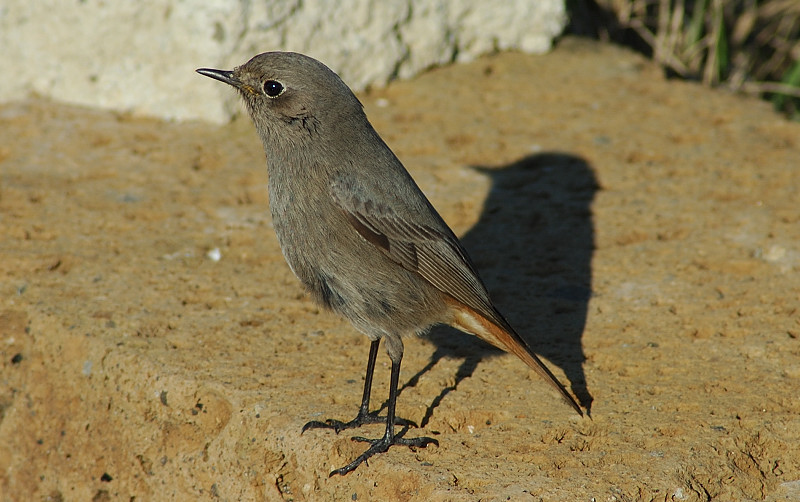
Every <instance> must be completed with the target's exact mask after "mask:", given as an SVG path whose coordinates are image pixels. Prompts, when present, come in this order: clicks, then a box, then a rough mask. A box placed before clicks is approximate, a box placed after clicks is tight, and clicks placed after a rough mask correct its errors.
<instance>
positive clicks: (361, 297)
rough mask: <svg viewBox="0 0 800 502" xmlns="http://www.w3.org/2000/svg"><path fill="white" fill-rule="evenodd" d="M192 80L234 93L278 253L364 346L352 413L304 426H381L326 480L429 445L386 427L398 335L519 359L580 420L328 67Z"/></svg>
mask: <svg viewBox="0 0 800 502" xmlns="http://www.w3.org/2000/svg"><path fill="white" fill-rule="evenodd" d="M197 72H198V73H200V74H201V75H204V76H207V77H210V78H213V79H216V80H218V81H221V82H224V83H226V84H228V85H230V86H232V87H233V88H235V89H236V90H237V91H238V94H239V95H240V96H241V98H242V100H243V102H244V105H245V107H246V109H247V111H248V113H249V115H250V117H251V119H252V121H253V123H254V125H255V128H256V130H257V132H258V134H259V136H260V138H261V141H262V143H263V146H264V151H265V154H266V163H267V171H268V178H269V181H268V190H269V206H270V211H271V215H272V222H273V226H274V229H275V232H276V235H277V238H278V241H279V244H280V247H281V250H282V252H283V255H284V257H285V259H286V262H287V263H288V265H289V267H290V268H291V270H292V272H293V273H294V274H295V275H296V276H297V278H298V279H299V280H300V282H301V283H302V284H303V286H304V287H305V289H306V290H307V291H308V292H309V294H310V296H311V297H312V299H313V300H314V301H315V302H316V303H318V304H320V305H323V306H324V307H326V308H328V309H330V310H332V311H333V312H336V313H338V314H340V315H341V316H343V317H344V318H346V319H347V320H349V321H350V322H351V323H352V325H353V326H354V327H355V328H356V329H357V330H358V331H360V332H362V333H363V334H365V335H366V336H367V337H368V338H369V340H370V349H369V356H368V360H367V372H366V377H365V381H364V391H363V394H362V401H361V404H360V406H359V410H358V414H357V415H356V417H355V418H354V419H353V420H350V421H348V422H344V421H339V420H332V419H328V420H326V421H324V422H321V421H311V422H308V423H307V424H305V426H304V427H303V430H302V432H306V431H307V430H309V429H317V428H329V429H333V430H335V431H336V432H337V433H338V432H340V431H342V430H345V429H350V428H356V427H359V426H361V425H363V424H367V423H383V422H384V420H385V424H386V429H385V432H384V434H383V436H382V437H380V438H377V439H367V438H364V437H360V436H356V437H354V438H353V439H354V440H356V441H362V442H367V443H369V447H368V448H367V449H366V451H364V453H362V454H361V455H360V456H358V457H357V458H356V459H354V460H353V461H352V462H350V463H348V464H347V465H345V466H343V467H341V468H338V469H335V470H333V471H332V472H331V473H330V475H331V476H333V475H335V474H338V475H345V474H347V473H349V472H352V471H353V470H355V469H356V468H357V467H358V466H359V465H361V464H362V463H365V462H367V461H368V459H370V458H372V457H373V456H374V455H376V454H379V453H383V452H385V451H387V450H388V449H389V447H391V446H393V445H405V446H408V447H411V448H415V447H426V446H428V445H430V444H435V445H437V446H438V441H437V440H435V439H433V438H430V437H417V438H406V437H404V432H405V430H404V431H401V432H400V433H397V432H396V431H395V426H396V425H402V424H403V423H405V424H407V423H408V422H406V421H403V420H402V419H398V418H397V417H396V403H397V395H398V382H399V376H400V364H401V361H402V358H403V348H404V345H403V338H405V337H408V336H409V335H414V334H417V335H421V334H424V333H426V332H427V331H428V330H429V329H430V328H431V327H432V326H434V325H437V324H444V325H449V326H452V327H454V328H456V329H458V330H460V331H463V332H466V333H468V334H472V335H475V336H477V337H478V338H480V339H481V340H484V341H485V342H488V343H490V344H492V345H494V346H496V347H498V348H500V349H502V350H505V351H507V352H510V353H512V354H514V355H516V356H517V357H518V358H520V359H521V360H522V361H523V362H524V363H525V364H526V365H528V366H529V367H530V368H531V369H533V371H535V372H536V373H537V374H538V375H539V376H541V377H542V378H543V379H544V380H545V381H546V382H547V383H549V384H550V386H551V387H553V388H554V389H555V390H556V391H557V392H558V393H559V395H560V396H561V397H562V398H563V399H564V401H565V402H566V403H568V404H569V405H570V406H571V407H572V408H573V409H574V410H575V411H576V412H577V413H578V414H579V415H581V416H583V411H582V410H581V408H580V406H579V405H578V404H577V402H576V401H575V399H574V398H573V397H572V396H571V395H570V394H569V393H568V392H567V390H566V389H565V388H564V386H563V385H562V384H561V383H560V382H559V381H558V379H557V378H556V377H555V376H554V375H553V373H552V372H551V371H550V370H549V369H548V367H547V366H545V365H544V363H543V362H542V361H541V360H540V359H539V357H538V356H537V355H536V354H535V353H534V351H533V350H532V349H531V348H530V347H529V346H528V345H527V343H526V342H525V341H524V340H523V339H522V337H520V336H519V335H518V334H517V332H516V331H515V330H514V328H513V327H512V326H511V325H510V324H509V322H508V321H507V320H506V319H505V317H503V315H502V314H501V313H500V312H499V311H498V309H497V308H496V307H495V306H494V304H493V303H492V300H491V299H490V297H489V293H488V291H487V289H486V286H485V285H484V283H483V282H482V280H481V279H480V277H479V275H478V272H477V270H476V268H475V265H474V264H473V262H472V260H471V259H470V257H469V255H468V254H467V252H466V251H465V249H464V248H463V246H462V245H461V243H460V242H459V240H458V238H457V237H456V235H455V234H454V233H453V231H452V230H451V229H450V227H449V226H448V225H447V224H446V223H445V221H444V220H443V219H442V217H441V216H440V215H439V213H438V212H437V211H436V209H435V208H434V207H433V205H432V204H431V203H430V201H429V200H428V199H427V198H426V197H425V195H424V194H423V192H422V191H421V190H420V188H419V187H418V186H417V184H416V183H415V182H414V180H413V179H412V177H411V175H410V174H409V173H408V171H407V170H406V169H405V167H404V166H403V164H402V163H401V161H400V160H399V159H398V158H397V156H396V155H395V154H394V153H393V152H392V150H391V149H390V148H389V147H388V146H387V145H386V143H385V142H384V141H383V139H382V138H381V137H380V136H379V135H378V133H377V132H376V131H375V129H374V128H373V127H372V125H371V124H370V122H369V120H368V118H367V116H366V114H365V112H364V109H363V105H362V104H361V102H360V101H359V100H358V98H357V97H356V96H355V94H354V93H353V92H352V91H351V89H350V88H349V87H348V86H347V84H345V83H344V81H343V80H342V79H341V78H340V77H339V76H338V75H337V74H336V73H335V72H334V71H332V70H331V69H330V68H328V67H327V66H326V65H324V64H323V63H321V62H320V61H318V60H316V59H314V58H311V57H309V56H306V55H303V54H299V53H295V52H282V51H274V52H265V53H262V54H259V55H257V56H255V57H253V58H252V59H250V60H249V61H248V62H246V63H245V64H243V65H241V66H238V67H236V68H234V69H233V70H217V69H211V68H200V69H198V70H197ZM381 340H384V344H385V348H386V352H387V353H388V356H389V359H390V360H391V374H390V383H389V399H388V403H387V414H386V418H385V419H383V418H382V417H378V415H377V412H373V413H371V412H370V410H369V404H370V395H371V389H372V377H373V374H374V370H375V362H376V358H377V355H378V351H379V344H380V341H381Z"/></svg>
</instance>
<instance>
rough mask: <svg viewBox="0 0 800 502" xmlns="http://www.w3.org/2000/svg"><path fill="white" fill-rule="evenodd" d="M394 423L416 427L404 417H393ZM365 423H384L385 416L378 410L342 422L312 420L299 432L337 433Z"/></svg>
mask: <svg viewBox="0 0 800 502" xmlns="http://www.w3.org/2000/svg"><path fill="white" fill-rule="evenodd" d="M395 423H396V424H397V425H400V426H403V427H405V428H408V427H417V424H415V423H414V422H412V421H411V420H406V419H404V418H395ZM366 424H386V417H381V416H378V412H373V413H359V414H358V416H356V418H354V419H353V420H350V421H349V422H342V421H341V420H334V419H332V418H329V419H327V420H325V421H324V422H320V421H318V420H312V421H311V422H308V423H307V424H305V425H304V426H303V430H302V431H301V432H300V434H302V433H303V432H305V431H307V430H309V429H333V431H334V432H335V433H336V434H339V433H340V432H341V431H343V430H347V429H355V428H356V427H361V426H362V425H366Z"/></svg>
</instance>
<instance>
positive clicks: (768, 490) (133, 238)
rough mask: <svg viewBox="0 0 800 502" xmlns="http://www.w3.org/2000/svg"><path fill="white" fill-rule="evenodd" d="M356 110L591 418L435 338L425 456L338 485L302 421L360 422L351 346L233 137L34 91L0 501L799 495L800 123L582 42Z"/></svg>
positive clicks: (22, 170) (383, 382) (19, 158)
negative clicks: (40, 96)
mask: <svg viewBox="0 0 800 502" xmlns="http://www.w3.org/2000/svg"><path fill="white" fill-rule="evenodd" d="M202 64H203V62H200V61H198V62H197V66H202ZM203 85H221V84H218V83H214V82H211V81H209V80H208V79H205V78H203V77H201V76H198V77H197V86H203ZM180 92H191V90H190V89H181V90H180ZM361 97H362V99H363V102H364V105H365V107H366V110H367V113H368V115H369V116H370V118H371V120H372V121H373V123H374V125H375V126H376V128H377V129H378V131H379V132H380V133H381V134H382V135H383V136H384V138H385V139H386V140H387V142H388V143H389V144H390V146H392V148H393V149H394V150H395V151H396V153H397V154H398V155H399V157H400V158H401V159H402V160H403V161H404V163H405V164H406V166H407V167H408V169H409V170H410V171H411V173H412V175H414V177H415V178H416V179H417V180H418V182H419V184H420V186H421V187H422V188H423V190H424V191H425V192H426V193H427V194H428V196H429V198H430V199H431V200H432V202H433V203H434V205H435V206H437V208H439V210H440V212H441V213H442V215H443V217H444V218H445V220H447V221H448V222H449V223H450V224H451V226H452V227H453V228H454V230H455V231H456V233H458V234H459V235H461V236H463V241H464V244H465V246H466V248H467V249H468V250H469V251H470V253H471V254H472V255H473V258H474V260H475V262H476V264H477V266H478V268H479V270H480V271H481V272H482V275H483V277H484V279H485V281H486V283H487V285H488V287H489V289H490V291H491V292H492V294H493V296H494V298H495V300H496V303H497V304H498V306H499V307H500V309H501V310H502V311H503V312H505V313H506V315H507V317H508V318H509V320H510V321H511V322H512V324H514V325H516V326H517V327H518V328H519V330H520V331H521V332H522V333H523V335H524V337H526V339H527V340H528V341H529V343H530V344H531V346H533V347H534V348H535V349H536V350H537V352H539V353H540V354H541V355H542V356H543V357H544V358H545V359H546V360H547V362H548V364H549V365H550V367H551V368H553V371H554V372H555V373H556V374H557V375H558V376H559V377H560V378H561V379H562V380H563V381H564V382H567V383H568V386H569V388H570V389H571V391H572V392H573V393H574V394H575V395H576V396H577V397H578V398H579V400H580V401H581V403H582V404H583V405H584V406H585V407H587V408H590V410H591V416H592V419H580V418H578V417H577V416H576V415H575V414H574V412H572V411H571V410H570V409H569V408H568V407H567V406H566V405H565V404H564V403H562V402H561V401H560V400H559V398H558V397H557V396H556V395H555V394H554V393H553V392H552V391H551V390H550V389H549V388H548V387H547V386H546V385H545V384H544V383H542V382H540V381H539V380H538V379H537V378H536V377H535V375H533V374H532V373H531V372H530V371H528V369H527V368H526V367H525V366H524V365H523V364H522V363H521V362H520V361H519V360H517V359H516V358H514V357H513V356H510V355H505V354H503V353H501V352H498V351H495V350H493V349H491V348H489V347H488V346H486V345H484V344H482V343H479V342H478V341H476V340H474V339H473V338H471V337H469V336H467V335H462V334H459V333H457V332H455V331H452V330H448V329H436V330H434V331H433V333H432V334H431V335H430V336H429V337H426V338H422V339H418V340H409V341H408V342H407V343H406V356H405V359H404V361H403V372H402V375H401V385H402V394H401V396H400V399H399V404H398V412H399V414H400V415H401V416H403V417H406V418H408V419H411V420H414V421H416V422H417V423H418V424H420V425H421V426H422V427H421V429H419V430H417V429H411V430H410V431H408V433H407V434H408V436H409V437H411V436H414V435H418V434H425V435H431V436H434V437H436V438H437V439H438V441H439V444H440V446H439V447H435V446H431V447H428V448H427V449H419V450H417V451H415V452H412V451H410V450H409V449H407V448H402V447H396V448H392V449H391V450H390V451H389V452H388V453H386V454H384V455H381V456H379V457H377V458H375V459H373V460H372V461H370V462H369V465H368V466H367V465H364V466H362V467H360V468H359V469H358V470H357V471H355V472H354V473H352V474H350V475H348V476H346V477H338V476H337V477H333V478H328V472H329V471H330V470H331V469H332V468H335V467H340V466H341V465H344V464H345V463H347V462H348V461H349V460H351V459H353V458H355V456H357V455H358V454H359V453H360V452H361V451H362V450H363V448H364V446H363V444H360V443H354V442H352V441H350V439H349V434H346V433H343V434H340V435H339V436H337V435H335V434H334V433H333V432H329V431H319V430H316V431H310V432H306V433H305V434H303V435H301V434H300V428H301V427H302V425H303V424H304V423H305V422H306V421H308V420H313V419H321V418H326V417H335V418H342V419H349V418H351V417H352V416H354V414H355V412H356V408H357V404H358V402H359V400H360V395H361V386H362V383H363V371H364V365H365V363H366V356H367V349H368V340H367V339H366V338H365V337H363V336H362V335H360V334H358V333H356V332H355V331H354V330H353V329H352V328H351V327H350V326H349V324H348V323H347V322H345V321H343V320H340V319H339V318H337V317H336V316H334V315H332V314H330V313H327V312H325V311H321V310H320V309H318V308H317V307H315V306H314V305H313V304H312V303H311V301H310V300H309V298H307V296H306V295H305V294H304V292H303V291H302V289H301V287H300V286H299V284H298V283H297V281H296V280H295V279H294V277H293V276H292V275H291V272H290V271H289V269H288V267H287V266H286V265H285V263H284V261H283V259H282V256H281V254H280V250H279V248H278V245H277V242H276V240H275V236H274V233H273V231H272V228H271V221H270V217H269V213H268V207H267V205H268V200H267V190H266V183H267V170H266V169H265V167H264V160H263V153H262V150H261V145H260V143H259V141H258V140H257V138H256V135H255V132H254V130H253V128H252V125H251V124H250V122H249V120H248V119H246V118H243V119H241V120H238V121H236V122H234V123H233V124H230V125H228V126H224V127H217V126H212V125H208V124H201V123H184V124H176V123H165V122H160V121H156V120H147V119H138V118H131V117H128V116H125V115H120V114H114V113H109V112H105V111H96V110H87V109H80V108H74V107H68V106H63V105H58V104H53V103H48V102H43V101H39V100H32V101H28V102H23V103H15V104H7V105H3V106H2V107H0V232H1V233H0V239H2V240H1V241H0V242H1V244H0V288H1V289H0V420H2V422H0V494H2V496H0V499H1V500H4V501H16V500H19V501H23V500H25V501H27V500H51V501H72V500H76V501H84V500H94V501H104V500H125V501H131V500H136V501H142V500H212V499H218V500H413V501H423V500H425V501H427V500H432V501H449V500H465V501H468V500H524V501H527V500H532V501H536V500H545V501H550V500H556V501H581V500H583V501H590V500H596V501H623V500H659V501H697V500H720V501H729V500H764V499H766V500H772V501H778V500H800V340H798V337H800V310H799V309H798V308H799V307H800V278H799V277H798V271H799V270H800V212H799V211H798V201H800V196H798V189H800V166H799V165H798V163H799V161H800V124H791V123H787V122H785V121H784V120H783V118H781V117H780V116H778V115H776V114H774V113H773V112H772V111H771V109H770V107H769V105H767V104H765V103H762V102H758V101H755V100H750V99H744V98H741V97H737V96H731V95H727V94H725V93H723V92H714V91H711V90H708V89H704V88H702V87H700V86H698V85H694V84H691V83H684V82H676V81H667V80H665V78H664V77H663V76H662V74H661V72H660V71H659V70H658V68H656V67H655V66H653V65H652V64H650V63H648V62H646V61H645V60H643V59H642V58H641V57H639V56H637V55H634V54H631V53H628V52H626V51H624V50H621V49H618V48H614V47H610V46H605V45H599V44H595V43H590V42H583V41H578V40H572V39H567V40H564V41H562V43H561V44H560V45H559V46H558V47H557V48H556V50H555V51H554V52H553V53H551V54H549V55H546V56H541V57H532V56H524V55H519V54H501V55H498V56H495V57H490V58H486V59H482V60H480V61H476V62H474V63H472V64H466V65H462V66H454V67H449V68H444V69H439V70H435V71H431V72H429V73H427V74H425V75H423V76H421V77H419V78H417V79H415V80H413V81H410V82H400V83H396V84H394V85H392V86H391V87H389V88H388V89H383V90H377V91H373V92H371V93H367V94H365V95H362V96H361ZM215 253H219V254H218V256H219V257H220V259H219V260H216V261H215V260H214V259H212V258H213V257H214V255H215ZM388 374H389V371H388V357H386V355H385V354H383V352H382V353H381V356H380V358H379V362H378V368H377V370H376V383H375V390H374V399H373V404H374V407H375V408H377V407H379V406H380V405H381V403H382V402H383V400H384V399H385V396H386V392H387V391H386V389H387V384H388ZM361 433H363V434H366V435H371V436H378V435H379V434H380V433H381V427H380V426H379V425H375V426H368V427H365V428H364V430H363V431H361Z"/></svg>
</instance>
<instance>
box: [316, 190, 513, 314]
mask: <svg viewBox="0 0 800 502" xmlns="http://www.w3.org/2000/svg"><path fill="white" fill-rule="evenodd" d="M404 188H406V189H408V188H409V187H408V186H406V187H404ZM410 188H411V190H412V191H413V192H414V193H413V194H409V195H411V196H412V198H413V199H416V201H415V202H417V203H418V204H416V206H415V209H414V210H411V209H410V208H409V205H407V204H406V200H404V199H403V198H401V197H395V198H393V200H391V202H390V201H388V200H387V201H378V200H375V199H376V198H380V197H381V196H380V195H378V196H377V197H376V196H375V195H376V194H379V193H385V191H383V190H381V191H373V192H372V195H373V196H372V197H368V196H367V195H366V193H367V191H366V190H364V189H363V187H361V186H359V185H358V182H357V181H356V180H355V179H354V178H353V177H344V176H342V177H338V178H336V179H334V181H333V182H332V184H331V195H332V197H333V200H334V202H335V204H336V205H337V206H338V208H339V209H341V211H342V212H343V213H344V215H345V217H346V218H347V220H348V221H349V222H350V224H351V225H352V226H353V228H354V229H355V230H356V231H357V232H358V233H359V234H360V235H361V236H362V237H363V238H364V239H366V240H367V241H368V242H370V243H372V244H373V245H374V246H375V247H377V248H378V249H380V250H381V251H382V252H383V253H385V254H386V256H388V257H389V258H390V259H391V260H392V261H394V262H395V263H397V264H398V265H400V266H402V267H403V268H405V269H406V270H409V271H411V272H414V273H417V274H419V275H420V276H422V278H424V279H425V280H426V281H428V282H429V283H430V284H432V285H433V286H434V287H435V288H436V289H438V290H439V291H441V292H443V293H445V294H447V295H449V296H451V297H452V298H454V299H455V300H457V301H459V302H461V303H463V304H465V305H467V306H469V307H471V308H472V309H474V310H476V311H478V312H479V313H480V314H482V315H483V316H484V317H486V318H488V319H489V320H491V321H492V322H495V323H496V324H498V325H500V326H503V327H508V329H511V328H510V326H508V323H507V321H506V320H505V319H503V317H502V316H501V315H500V314H499V313H498V312H497V310H496V309H495V308H494V306H493V305H492V303H491V300H490V299H489V294H488V293H487V291H486V288H485V287H484V285H483V283H482V282H481V280H480V279H479V278H478V274H477V273H476V272H475V269H474V267H473V265H472V263H471V261H470V259H469V257H468V256H467V254H466V252H465V251H464V248H462V247H461V244H460V243H459V242H458V239H457V238H456V236H455V235H454V234H453V232H452V231H451V230H450V228H449V227H447V225H446V224H445V223H444V221H442V220H441V218H440V217H439V215H438V214H437V213H436V210H435V209H433V207H432V206H431V205H430V203H429V202H428V201H427V199H425V196H424V195H423V194H422V192H420V191H419V188H417V187H416V185H413V186H411V187H410ZM403 214H407V215H413V219H412V217H410V216H405V217H404V216H403Z"/></svg>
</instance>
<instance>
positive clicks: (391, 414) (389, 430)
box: [330, 352, 439, 476]
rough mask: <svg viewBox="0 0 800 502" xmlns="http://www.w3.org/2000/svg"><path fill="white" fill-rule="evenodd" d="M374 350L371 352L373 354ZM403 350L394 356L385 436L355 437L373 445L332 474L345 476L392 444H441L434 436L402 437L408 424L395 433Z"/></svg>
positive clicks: (415, 445)
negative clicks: (374, 437)
mask: <svg viewBox="0 0 800 502" xmlns="http://www.w3.org/2000/svg"><path fill="white" fill-rule="evenodd" d="M371 353H372V352H370V354H371ZM402 357H403V356H402V352H401V353H400V356H399V357H397V360H396V361H395V358H392V377H391V383H390V386H389V408H388V410H387V412H386V432H385V433H384V435H383V437H382V438H380V439H367V438H364V437H354V438H353V440H354V441H362V442H365V443H370V444H371V446H370V447H369V448H368V449H367V451H365V452H364V453H362V454H361V455H360V456H359V457H358V458H357V459H355V460H353V461H352V462H350V463H349V464H347V465H346V466H344V467H342V468H339V469H336V470H334V471H333V472H331V473H330V476H333V475H334V474H339V475H341V476H344V475H345V474H347V473H348V472H351V471H353V470H355V468H356V467H358V466H359V465H361V464H362V463H364V462H367V459H369V458H370V457H372V456H373V455H376V454H378V453H383V452H385V451H386V450H388V449H389V447H390V446H392V445H394V444H400V445H405V446H408V447H410V448H412V449H413V448H416V447H418V448H424V447H426V446H428V445H429V444H431V443H433V444H435V445H436V446H439V442H438V441H436V440H435V439H433V438H429V437H418V438H409V439H406V438H404V437H402V436H403V435H404V434H405V433H406V431H407V430H408V425H405V426H404V427H403V429H402V430H401V431H400V432H399V433H398V434H395V433H394V424H395V405H396V404H397V386H398V381H399V380H400V361H401V359H402Z"/></svg>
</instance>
